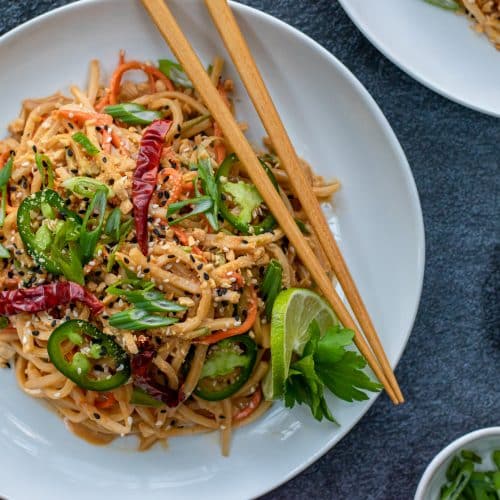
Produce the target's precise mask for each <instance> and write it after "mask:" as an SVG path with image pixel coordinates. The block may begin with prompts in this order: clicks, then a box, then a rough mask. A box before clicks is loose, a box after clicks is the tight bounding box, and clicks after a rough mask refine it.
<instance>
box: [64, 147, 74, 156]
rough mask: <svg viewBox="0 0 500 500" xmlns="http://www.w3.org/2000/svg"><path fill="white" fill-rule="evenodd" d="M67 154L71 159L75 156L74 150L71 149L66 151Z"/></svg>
mask: <svg viewBox="0 0 500 500" xmlns="http://www.w3.org/2000/svg"><path fill="white" fill-rule="evenodd" d="M66 154H67V155H68V156H69V157H70V158H71V157H72V156H73V155H74V153H73V150H72V149H69V148H68V149H67V150H66Z"/></svg>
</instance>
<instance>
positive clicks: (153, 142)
mask: <svg viewBox="0 0 500 500" xmlns="http://www.w3.org/2000/svg"><path fill="white" fill-rule="evenodd" d="M171 125H172V122H171V121H169V120H158V121H155V122H153V123H152V124H151V125H150V126H149V127H148V128H147V129H146V130H145V131H144V134H143V136H142V139H141V145H140V147H139V154H138V156H137V163H136V168H135V171H134V177H133V182H132V202H133V205H134V221H135V232H136V235H137V243H138V245H139V247H140V249H141V251H142V253H143V254H144V255H147V254H148V220H147V219H148V209H149V203H150V201H151V196H152V195H153V191H154V189H155V186H156V177H157V175H158V167H159V165H160V157H161V152H162V150H163V141H164V139H165V136H166V135H167V132H168V131H169V130H170V127H171Z"/></svg>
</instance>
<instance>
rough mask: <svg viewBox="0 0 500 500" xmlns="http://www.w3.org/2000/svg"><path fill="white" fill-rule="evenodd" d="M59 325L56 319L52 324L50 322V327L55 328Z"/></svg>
mask: <svg viewBox="0 0 500 500" xmlns="http://www.w3.org/2000/svg"><path fill="white" fill-rule="evenodd" d="M56 325H57V320H56V319H53V320H52V321H51V322H50V326H51V327H52V328H53V327H54V326H56Z"/></svg>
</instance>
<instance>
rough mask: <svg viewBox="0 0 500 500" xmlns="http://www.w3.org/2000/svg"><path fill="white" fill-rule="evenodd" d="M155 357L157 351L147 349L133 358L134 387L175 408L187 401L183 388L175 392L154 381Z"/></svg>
mask: <svg viewBox="0 0 500 500" xmlns="http://www.w3.org/2000/svg"><path fill="white" fill-rule="evenodd" d="M155 356H156V351H155V350H154V349H152V348H147V349H146V350H145V351H142V352H140V353H139V354H136V355H135V356H134V357H133V358H132V377H133V380H134V385H135V386H136V387H138V388H139V389H142V390H143V391H145V392H147V393H148V394H149V395H150V396H151V397H153V398H154V399H156V400H158V401H162V402H163V403H165V404H166V405H167V406H169V407H171V408H174V407H175V406H177V405H178V404H179V403H181V402H182V401H184V399H185V396H184V392H183V390H182V386H181V388H180V389H179V390H178V391H175V390H173V389H170V387H168V386H167V385H163V384H160V383H158V382H157V381H156V380H154V378H153V375H152V373H151V368H152V365H153V359H154V358H155Z"/></svg>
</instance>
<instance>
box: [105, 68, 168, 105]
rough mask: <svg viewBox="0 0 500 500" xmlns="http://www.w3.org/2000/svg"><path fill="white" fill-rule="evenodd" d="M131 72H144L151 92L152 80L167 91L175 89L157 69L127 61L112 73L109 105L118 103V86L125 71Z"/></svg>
mask: <svg viewBox="0 0 500 500" xmlns="http://www.w3.org/2000/svg"><path fill="white" fill-rule="evenodd" d="M132 70H140V71H144V73H146V74H147V75H148V79H149V82H150V84H151V82H152V86H153V88H152V89H151V90H152V91H154V90H155V87H154V78H156V79H157V80H161V81H162V82H163V83H164V84H165V86H166V87H167V89H168V90H175V87H174V85H173V83H172V82H171V81H170V79H169V78H167V77H166V76H165V75H164V74H163V73H162V72H161V71H160V70H159V69H158V68H155V67H154V66H150V65H149V64H144V63H142V62H140V61H129V62H126V63H123V64H119V65H118V67H117V68H116V70H115V72H114V73H113V76H112V77H111V81H110V84H109V88H110V92H109V103H110V104H116V103H117V102H118V95H119V92H120V84H121V81H122V76H123V74H124V73H126V72H127V71H132Z"/></svg>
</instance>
